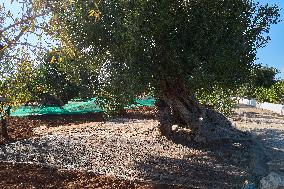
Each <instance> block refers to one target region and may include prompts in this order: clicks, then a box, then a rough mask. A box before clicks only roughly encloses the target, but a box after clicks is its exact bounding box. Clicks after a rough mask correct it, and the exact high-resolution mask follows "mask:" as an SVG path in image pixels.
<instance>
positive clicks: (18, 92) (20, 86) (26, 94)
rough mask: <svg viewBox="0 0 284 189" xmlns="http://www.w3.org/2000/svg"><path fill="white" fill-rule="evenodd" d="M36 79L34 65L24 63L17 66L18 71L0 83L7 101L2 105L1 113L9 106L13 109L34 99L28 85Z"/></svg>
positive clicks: (0, 90)
mask: <svg viewBox="0 0 284 189" xmlns="http://www.w3.org/2000/svg"><path fill="white" fill-rule="evenodd" d="M34 78H35V74H34V72H33V67H32V64H31V63H30V62H29V61H23V62H20V63H18V64H17V70H15V72H14V73H13V75H10V76H9V77H7V78H5V80H2V81H1V82H0V94H1V96H3V97H4V98H5V99H6V100H5V101H4V102H1V103H0V112H2V113H3V112H4V109H5V108H7V107H8V106H11V107H13V108H16V107H18V106H19V105H21V104H23V103H25V102H27V101H29V100H30V99H32V94H31V93H30V91H29V90H28V85H29V83H31V82H32V81H33V80H34Z"/></svg>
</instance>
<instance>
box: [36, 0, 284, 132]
mask: <svg viewBox="0 0 284 189" xmlns="http://www.w3.org/2000/svg"><path fill="white" fill-rule="evenodd" d="M42 2H43V4H45V5H47V6H45V8H46V9H47V10H51V11H53V18H52V20H53V22H54V23H55V25H56V26H55V27H53V29H54V30H53V34H54V36H55V37H56V38H58V39H61V41H62V45H63V47H64V46H65V47H68V48H66V49H68V50H69V51H68V52H69V54H70V55H72V56H73V57H75V59H76V61H78V63H82V61H80V59H84V60H86V59H87V60H89V61H88V64H91V65H92V67H93V68H94V70H95V72H96V73H97V77H98V78H97V80H98V81H99V87H98V91H99V94H100V95H99V96H101V97H102V98H103V97H105V96H108V97H110V98H107V103H106V104H110V105H112V106H114V105H116V107H121V106H117V105H119V104H122V103H125V101H127V100H128V101H130V99H133V97H134V96H136V95H138V94H141V93H144V92H145V91H152V93H153V94H154V96H155V97H156V98H157V99H159V103H158V104H159V110H160V113H159V115H160V116H159V117H160V122H161V124H160V129H161V132H162V134H164V135H166V136H167V135H169V134H170V132H171V126H172V124H173V122H172V120H173V119H172V117H174V118H175V120H178V124H179V125H180V126H183V127H188V128H190V129H191V131H192V133H193V135H198V134H200V128H202V126H204V125H206V124H209V123H213V122H214V121H216V122H218V120H217V119H219V117H215V118H214V116H213V117H212V114H214V113H213V112H212V111H211V110H206V109H205V108H204V107H203V106H202V105H200V103H199V102H198V100H197V99H196V98H195V96H194V91H195V89H196V88H203V87H204V88H208V86H212V85H218V86H220V87H224V88H232V89H233V88H236V87H238V86H239V85H240V84H242V83H243V82H245V81H246V80H247V79H248V77H247V76H248V75H249V73H250V70H251V68H252V65H253V61H254V60H255V56H256V51H257V49H258V48H260V47H262V46H264V45H265V44H266V43H267V41H268V40H269V37H266V36H265V35H263V34H264V33H267V32H268V31H269V28H270V25H271V24H276V23H277V22H278V18H279V14H278V12H279V9H278V8H277V6H273V7H270V6H268V5H265V6H262V5H259V4H258V3H254V2H252V1H246V0H231V1H221V0H214V1H206V0H201V1H200V0H199V1H196V0H191V1H176V0H167V1H163V3H160V2H158V1H146V0H135V1H132V0H128V1H125V0H114V1H107V0H105V1H90V2H89V3H86V1H80V0H77V1H73V3H70V4H69V6H67V7H66V6H62V2H59V1H52V3H50V2H48V1H46V2H45V3H44V1H42ZM70 52H72V53H70ZM94 70H92V71H94ZM212 119H213V120H214V121H213V120H212ZM220 124H221V123H220ZM224 124H225V123H224Z"/></svg>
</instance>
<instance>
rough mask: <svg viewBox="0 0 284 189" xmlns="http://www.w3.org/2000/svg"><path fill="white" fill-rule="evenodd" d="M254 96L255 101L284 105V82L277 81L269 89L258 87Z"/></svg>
mask: <svg viewBox="0 0 284 189" xmlns="http://www.w3.org/2000/svg"><path fill="white" fill-rule="evenodd" d="M254 96H255V98H256V100H257V101H260V102H270V103H280V104H283V103H284V81H278V82H277V83H275V84H273V85H272V86H271V87H270V88H264V87H259V88H257V89H256V90H255V92H254Z"/></svg>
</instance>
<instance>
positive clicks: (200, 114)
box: [158, 79, 206, 136]
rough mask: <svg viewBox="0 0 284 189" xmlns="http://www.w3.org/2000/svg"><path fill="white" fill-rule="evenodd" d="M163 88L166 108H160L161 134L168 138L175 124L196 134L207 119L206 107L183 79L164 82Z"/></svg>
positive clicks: (162, 97) (162, 96)
mask: <svg viewBox="0 0 284 189" xmlns="http://www.w3.org/2000/svg"><path fill="white" fill-rule="evenodd" d="M161 87H162V89H163V90H162V93H161V94H162V95H161V100H162V101H163V102H164V104H165V105H164V107H165V108H160V109H159V108H158V111H159V112H160V113H158V114H159V117H160V130H161V134H162V135H163V134H166V135H165V136H167V135H168V134H169V133H171V128H172V125H173V124H174V123H175V124H177V125H178V126H180V127H186V128H189V129H190V130H191V131H192V133H193V134H196V133H197V132H198V130H199V128H200V126H201V125H202V123H203V119H204V118H205V115H206V109H205V107H203V106H202V105H201V104H200V103H199V102H198V100H197V99H196V98H195V96H194V95H193V94H192V93H191V92H190V91H189V89H188V88H187V86H186V84H185V82H184V81H183V80H181V79H174V80H172V81H166V80H164V81H162V83H161Z"/></svg>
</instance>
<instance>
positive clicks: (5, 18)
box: [0, 0, 48, 136]
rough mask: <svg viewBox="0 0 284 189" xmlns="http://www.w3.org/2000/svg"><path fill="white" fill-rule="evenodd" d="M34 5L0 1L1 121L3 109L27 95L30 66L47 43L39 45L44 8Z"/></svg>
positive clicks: (31, 76)
mask: <svg viewBox="0 0 284 189" xmlns="http://www.w3.org/2000/svg"><path fill="white" fill-rule="evenodd" d="M34 6H35V5H34V3H33V1H31V0H21V1H18V0H15V1H5V2H4V3H2V4H1V5H0V96H2V97H3V98H4V99H5V100H4V101H2V102H0V113H1V118H2V123H6V118H7V117H8V116H9V111H5V110H9V109H10V108H11V107H13V108H16V107H17V106H19V105H21V104H23V103H25V102H26V101H27V100H29V99H30V98H31V93H30V92H29V90H28V86H29V85H30V84H29V83H30V82H32V81H33V79H34V71H33V69H34V67H35V65H36V64H37V63H38V61H39V57H40V55H41V54H42V52H43V51H45V50H46V49H47V47H48V45H45V46H44V45H43V43H44V42H43V41H44V39H45V38H44V37H43V36H42V35H41V34H42V33H43V32H44V30H45V28H46V24H44V23H45V20H44V17H45V16H47V15H48V12H47V11H35V9H34ZM17 10H18V12H17ZM37 39H38V40H37ZM40 39H41V40H40ZM2 126H4V127H2V131H3V132H4V133H3V134H4V135H5V136H8V134H7V133H5V132H7V129H6V128H5V124H4V125H2Z"/></svg>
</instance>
